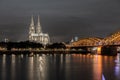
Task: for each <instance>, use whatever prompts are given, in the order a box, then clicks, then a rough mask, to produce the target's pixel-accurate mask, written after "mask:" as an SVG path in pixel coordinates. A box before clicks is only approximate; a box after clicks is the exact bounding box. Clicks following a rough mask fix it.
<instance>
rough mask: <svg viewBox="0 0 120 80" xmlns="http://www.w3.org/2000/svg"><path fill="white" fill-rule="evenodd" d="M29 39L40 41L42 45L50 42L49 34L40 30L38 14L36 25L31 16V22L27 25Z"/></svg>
mask: <svg viewBox="0 0 120 80" xmlns="http://www.w3.org/2000/svg"><path fill="white" fill-rule="evenodd" d="M29 41H30V42H36V43H41V44H43V45H46V44H48V43H50V37H49V35H48V34H47V33H43V32H42V27H41V25H40V19H39V16H38V21H37V25H36V26H35V25H34V20H33V16H32V17H31V23H30V27H29Z"/></svg>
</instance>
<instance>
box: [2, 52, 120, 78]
mask: <svg viewBox="0 0 120 80" xmlns="http://www.w3.org/2000/svg"><path fill="white" fill-rule="evenodd" d="M0 80H120V55H119V54H118V55H117V56H101V55H82V54H66V55H63V54H56V55H45V54H41V55H35V56H33V57H28V56H27V55H0Z"/></svg>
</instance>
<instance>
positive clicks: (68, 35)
mask: <svg viewBox="0 0 120 80" xmlns="http://www.w3.org/2000/svg"><path fill="white" fill-rule="evenodd" d="M119 8H120V5H119V1H117V0H114V1H113V0H106V1H105V0H91V1H89V0H80V1H79V0H74V1H73V0H69V1H67V0H66V1H55V0H51V1H48V0H44V1H41V0H34V1H33V0H25V1H24V0H20V1H18V0H1V1H0V12H1V13H0V40H2V39H3V38H9V39H10V40H11V41H22V40H28V39H27V38H28V32H29V31H28V28H29V23H30V18H31V15H34V16H35V19H36V18H37V15H40V18H41V26H42V27H43V31H44V32H48V34H49V35H50V37H51V41H52V42H62V41H65V42H66V41H70V40H71V39H72V38H73V37H75V36H77V37H79V38H84V37H102V38H104V37H106V36H107V35H110V34H111V33H114V32H116V31H118V30H120V9H119Z"/></svg>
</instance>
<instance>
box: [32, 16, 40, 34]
mask: <svg viewBox="0 0 120 80" xmlns="http://www.w3.org/2000/svg"><path fill="white" fill-rule="evenodd" d="M35 32H36V33H41V32H42V29H41V25H40V19H39V16H38V21H37V25H36V30H35V25H34V20H33V16H32V17H31V23H30V33H35Z"/></svg>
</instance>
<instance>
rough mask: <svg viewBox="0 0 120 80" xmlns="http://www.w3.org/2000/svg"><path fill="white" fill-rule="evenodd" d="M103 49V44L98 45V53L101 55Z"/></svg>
mask: <svg viewBox="0 0 120 80" xmlns="http://www.w3.org/2000/svg"><path fill="white" fill-rule="evenodd" d="M101 49H102V46H98V47H97V54H98V55H101Z"/></svg>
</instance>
